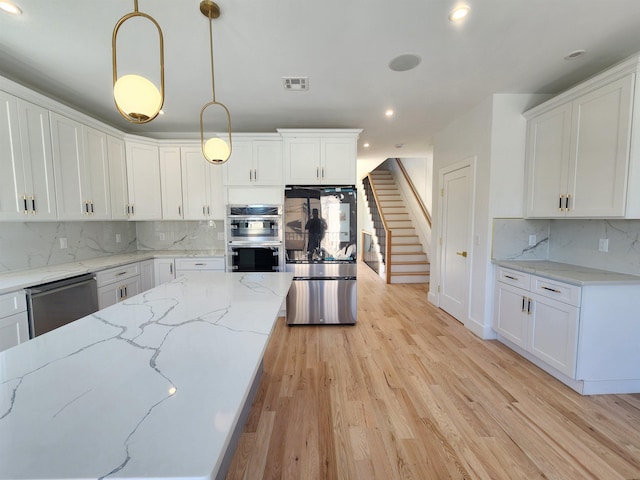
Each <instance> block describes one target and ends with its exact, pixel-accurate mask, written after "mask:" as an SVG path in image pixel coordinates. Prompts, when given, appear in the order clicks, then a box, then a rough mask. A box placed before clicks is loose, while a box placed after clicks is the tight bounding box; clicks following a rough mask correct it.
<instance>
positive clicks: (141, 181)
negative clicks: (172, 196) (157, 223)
mask: <svg viewBox="0 0 640 480" xmlns="http://www.w3.org/2000/svg"><path fill="white" fill-rule="evenodd" d="M125 143H126V148H127V183H128V187H129V188H128V190H129V209H128V211H129V219H130V220H162V195H161V189H160V157H159V153H158V147H157V146H155V145H151V144H148V143H144V142H137V141H129V140H127V141H126V142H125Z"/></svg>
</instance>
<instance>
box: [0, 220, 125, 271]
mask: <svg viewBox="0 0 640 480" xmlns="http://www.w3.org/2000/svg"><path fill="white" fill-rule="evenodd" d="M116 235H117V236H118V238H116ZM118 240H119V242H118ZM64 243H66V248H61V247H62V246H63V244H64ZM135 249H136V226H135V223H133V222H59V223H58V222H24V223H14V222H3V223H0V272H9V271H13V270H27V269H30V268H39V267H46V266H48V265H58V264H61V263H68V262H77V261H80V260H87V259H89V258H96V257H103V256H105V255H111V254H114V253H122V252H128V251H132V250H135Z"/></svg>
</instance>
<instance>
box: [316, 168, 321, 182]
mask: <svg viewBox="0 0 640 480" xmlns="http://www.w3.org/2000/svg"><path fill="white" fill-rule="evenodd" d="M316 178H318V179H319V178H320V167H316Z"/></svg>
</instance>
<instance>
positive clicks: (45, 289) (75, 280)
mask: <svg viewBox="0 0 640 480" xmlns="http://www.w3.org/2000/svg"><path fill="white" fill-rule="evenodd" d="M95 278H96V276H95V274H93V273H90V274H88V275H80V276H77V277H72V278H67V279H64V280H60V281H57V282H51V283H45V284H43V285H37V286H35V287H31V288H26V289H25V290H26V291H27V293H28V294H29V295H31V296H32V297H34V296H38V295H45V294H49V293H54V292H59V291H62V290H66V289H68V288H71V287H77V286H78V285H84V284H85V283H90V282H95Z"/></svg>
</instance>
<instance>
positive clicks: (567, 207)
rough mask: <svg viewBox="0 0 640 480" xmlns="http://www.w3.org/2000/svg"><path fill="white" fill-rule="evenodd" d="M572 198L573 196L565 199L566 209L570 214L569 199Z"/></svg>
mask: <svg viewBox="0 0 640 480" xmlns="http://www.w3.org/2000/svg"><path fill="white" fill-rule="evenodd" d="M570 198H571V195H567V196H566V197H565V199H564V209H565V210H566V211H567V212H568V211H569V199H570Z"/></svg>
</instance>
